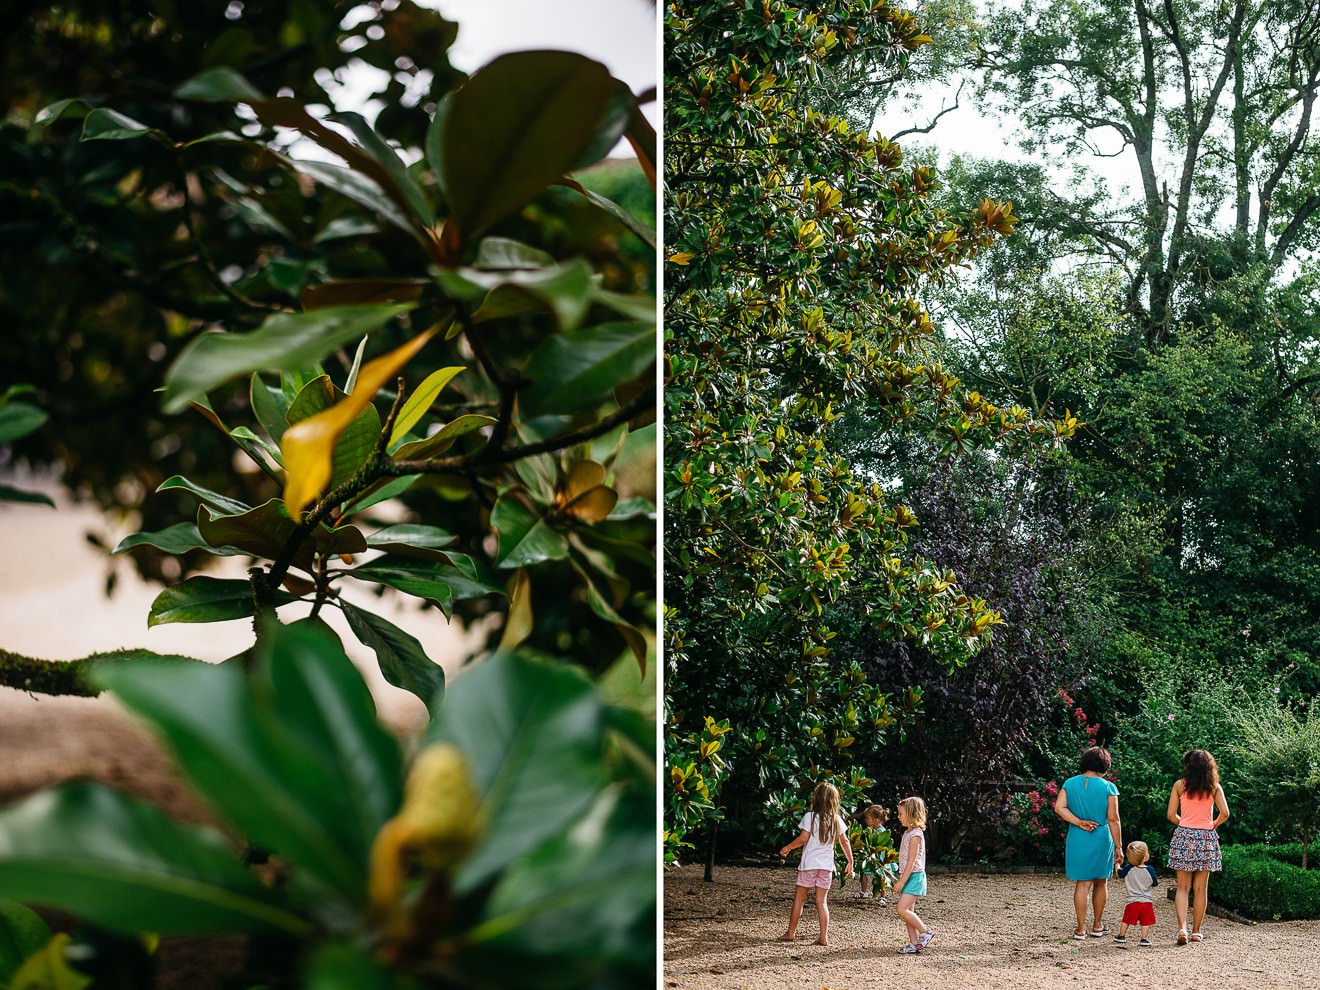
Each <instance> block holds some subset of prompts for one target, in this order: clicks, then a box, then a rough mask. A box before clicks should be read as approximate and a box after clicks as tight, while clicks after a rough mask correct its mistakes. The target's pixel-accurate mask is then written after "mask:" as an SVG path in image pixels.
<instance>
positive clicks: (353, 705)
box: [258, 620, 438, 857]
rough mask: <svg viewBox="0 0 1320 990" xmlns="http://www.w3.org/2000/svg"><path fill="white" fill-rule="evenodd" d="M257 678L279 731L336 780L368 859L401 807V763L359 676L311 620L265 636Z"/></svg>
mask: <svg viewBox="0 0 1320 990" xmlns="http://www.w3.org/2000/svg"><path fill="white" fill-rule="evenodd" d="M437 669H438V668H437ZM258 671H259V676H265V677H268V678H269V683H270V686H271V688H272V697H273V699H274V701H275V711H276V715H277V717H278V718H279V721H280V724H281V725H283V726H285V727H286V728H288V729H289V730H290V731H292V732H293V733H295V734H296V735H298V736H299V737H300V739H301V741H302V742H303V743H304V744H305V745H306V746H307V747H308V749H309V751H311V752H314V753H316V754H317V755H318V757H319V759H320V761H321V762H322V763H323V764H325V766H326V767H327V769H328V770H329V771H330V773H331V775H332V777H333V778H334V779H336V780H337V781H338V783H339V788H340V790H341V792H342V806H341V810H340V814H342V815H345V816H346V818H347V820H346V821H345V825H346V826H351V828H352V832H353V851H354V855H355V856H357V857H363V856H366V855H367V854H368V851H369V850H370V848H371V844H372V841H373V840H374V839H375V836H376V833H377V832H379V831H380V827H381V826H382V825H384V824H385V822H386V821H388V820H389V819H390V818H391V817H392V816H393V815H394V813H395V812H396V811H397V810H398V807H399V802H400V801H401V800H402V796H403V793H402V792H403V758H402V755H401V754H400V752H399V744H398V742H397V741H396V740H395V738H394V737H393V736H392V735H390V733H389V732H388V731H387V730H386V729H385V727H384V726H383V725H381V723H380V720H379V719H378V718H377V716H376V703H375V702H374V701H373V700H372V697H371V692H370V691H369V690H368V689H367V685H366V682H365V681H363V679H362V675H361V674H360V673H358V670H357V668H356V667H354V666H353V663H352V661H350V660H349V659H348V657H347V655H346V654H345V653H344V649H343V646H342V645H341V644H340V642H339V640H338V638H337V637H336V636H335V634H334V633H333V632H332V631H331V630H330V629H329V628H328V627H326V626H324V625H322V624H320V623H317V622H313V621H308V620H304V621H302V622H295V623H292V624H290V625H286V626H279V627H274V626H272V627H270V628H269V629H268V630H267V633H266V636H265V637H264V640H263V642H262V644H261V659H260V662H259V665H258Z"/></svg>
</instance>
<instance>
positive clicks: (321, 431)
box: [280, 330, 435, 518]
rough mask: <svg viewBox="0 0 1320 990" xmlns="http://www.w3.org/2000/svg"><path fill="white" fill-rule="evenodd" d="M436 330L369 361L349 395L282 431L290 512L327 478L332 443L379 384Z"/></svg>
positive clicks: (312, 495) (298, 513)
mask: <svg viewBox="0 0 1320 990" xmlns="http://www.w3.org/2000/svg"><path fill="white" fill-rule="evenodd" d="M434 335H435V330H428V331H426V332H425V333H421V334H418V335H417V336H416V337H414V338H413V339H412V340H410V341H408V342H407V343H406V344H404V345H403V346H401V347H397V348H395V349H394V350H393V351H391V352H390V353H388V354H385V355H382V356H381V357H378V358H376V359H375V360H374V361H371V362H370V363H369V364H367V366H366V367H365V368H363V369H362V373H361V375H359V376H358V383H357V388H356V389H355V390H354V392H353V394H352V395H349V396H346V397H345V398H344V399H343V400H342V401H340V402H338V403H337V404H335V405H333V406H331V407H330V408H329V409H327V410H325V411H324V412H320V413H317V414H316V415H315V416H311V417H309V418H308V419H304V420H300V421H298V422H297V423H295V424H293V425H292V426H290V427H289V428H288V430H286V431H285V433H284V439H283V440H282V441H281V444H280V449H281V451H282V452H283V454H284V470H285V476H286V477H285V482H284V502H285V505H287V506H288V508H289V513H290V515H292V516H294V517H295V518H298V517H301V515H302V510H303V509H304V508H305V507H306V506H307V505H308V504H309V503H310V502H311V501H312V500H313V499H315V498H316V496H317V494H318V493H320V492H321V490H322V489H324V488H325V486H326V484H327V483H328V482H329V481H330V478H331V475H332V469H333V463H334V462H333V453H334V448H335V442H336V441H337V440H338V439H339V434H340V433H341V432H343V430H344V429H345V427H347V426H348V425H349V424H350V423H351V422H352V421H353V420H354V419H355V418H356V417H357V415H358V413H360V412H362V410H363V409H365V408H366V407H367V405H368V404H369V403H370V402H371V400H372V399H374V398H375V396H376V393H377V392H378V391H380V389H381V387H382V386H383V385H384V384H385V383H386V382H387V381H389V379H390V378H392V377H393V376H394V375H395V374H396V373H397V372H398V370H399V369H400V368H402V367H403V366H404V365H405V364H407V363H408V361H409V360H410V359H411V358H412V357H413V356H414V355H415V354H416V353H417V352H418V351H420V350H421V349H422V347H424V346H425V345H426V343H427V342H428V341H429V340H430V339H431V337H432V336H434Z"/></svg>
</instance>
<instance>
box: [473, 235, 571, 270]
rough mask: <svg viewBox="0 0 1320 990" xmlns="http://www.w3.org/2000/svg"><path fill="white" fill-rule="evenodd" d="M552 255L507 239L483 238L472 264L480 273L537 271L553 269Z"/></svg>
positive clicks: (553, 260)
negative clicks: (521, 270)
mask: <svg viewBox="0 0 1320 990" xmlns="http://www.w3.org/2000/svg"><path fill="white" fill-rule="evenodd" d="M554 264H555V259H554V255H552V254H550V253H548V252H546V251H542V250H541V249H540V248H534V247H532V246H531V245H530V244H524V243H522V242H521V241H515V240H511V239H509V238H507V237H483V238H482V239H481V243H480V244H478V245H477V257H476V258H475V259H474V260H473V262H472V267H473V268H480V269H481V270H482V271H494V272H500V271H516V270H519V269H531V270H539V269H543V268H552V267H554Z"/></svg>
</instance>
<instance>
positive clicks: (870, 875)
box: [853, 804, 889, 907]
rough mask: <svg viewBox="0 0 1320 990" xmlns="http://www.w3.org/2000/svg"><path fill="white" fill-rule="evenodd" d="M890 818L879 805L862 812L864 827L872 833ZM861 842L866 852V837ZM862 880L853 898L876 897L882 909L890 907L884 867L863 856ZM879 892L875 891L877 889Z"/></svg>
mask: <svg viewBox="0 0 1320 990" xmlns="http://www.w3.org/2000/svg"><path fill="white" fill-rule="evenodd" d="M887 817H889V816H888V813H887V812H886V811H885V809H884V808H882V807H880V805H878V804H873V805H870V806H869V807H867V808H866V809H865V810H863V811H862V815H861V818H862V827H863V828H867V829H870V830H871V831H872V832H874V831H876V830H877V829H879V828H881V827H883V826H884V824H885V819H886V818H887ZM859 839H860V840H861V843H862V845H861V849H862V850H863V851H865V849H866V842H865V836H859ZM858 873H859V874H860V880H859V881H858V886H859V887H860V888H861V889H860V890H858V891H857V893H855V894H853V897H862V898H870V897H874V898H875V900H876V902H877V903H878V904H879V905H880V906H881V907H888V906H889V903H888V902H887V901H886V900H885V868H884V866H883V865H881V864H879V863H876V862H874V861H868V860H867V858H866V856H865V855H862V864H861V867H860V869H859V870H858ZM877 886H878V887H879V890H875V889H874V888H875V887H877Z"/></svg>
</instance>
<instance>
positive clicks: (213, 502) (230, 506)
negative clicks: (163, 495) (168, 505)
mask: <svg viewBox="0 0 1320 990" xmlns="http://www.w3.org/2000/svg"><path fill="white" fill-rule="evenodd" d="M170 488H182V489H183V490H184V491H186V492H192V493H193V494H194V495H196V496H197V497H198V498H199V499H201V500H202V504H203V505H209V506H210V507H211V508H213V509H215V510H216V511H217V512H220V513H223V514H224V515H227V516H236V515H238V514H239V513H242V512H247V511H248V510H249V509H251V508H252V506H250V505H246V504H245V503H243V502H240V501H239V500H238V499H236V498H230V497H229V496H228V495H221V494H220V493H219V492H213V491H211V490H210V489H209V488H203V487H202V486H201V485H195V484H193V483H192V482H191V481H189V480H188V479H187V478H185V477H183V476H182V475H179V474H176V475H174V476H173V477H171V478H166V479H165V480H164V481H162V482H161V483H160V485H159V486H158V487H157V488H156V491H158V492H163V491H165V490H167V489H170Z"/></svg>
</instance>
